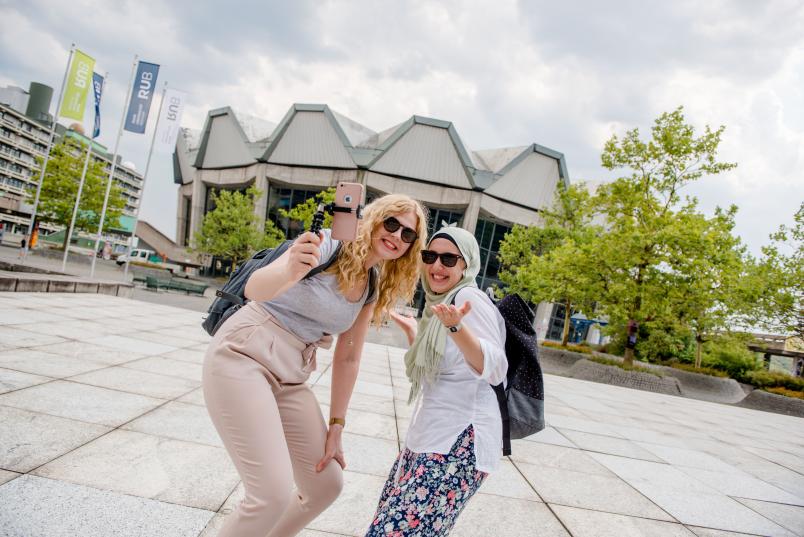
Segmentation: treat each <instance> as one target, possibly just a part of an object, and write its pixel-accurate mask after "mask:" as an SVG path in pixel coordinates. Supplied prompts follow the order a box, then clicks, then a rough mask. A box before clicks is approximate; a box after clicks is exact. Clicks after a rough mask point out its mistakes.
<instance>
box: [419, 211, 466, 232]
mask: <svg viewBox="0 0 804 537" xmlns="http://www.w3.org/2000/svg"><path fill="white" fill-rule="evenodd" d="M427 210H428V212H429V216H430V218H429V221H428V223H427V236H428V237H432V236H433V233H435V232H436V231H438V230H439V229H441V228H442V227H443V225H442V224H443V223H446V224H458V225H459V226H460V225H461V222H462V221H463V213H462V212H458V211H450V210H447V209H438V208H436V207H427Z"/></svg>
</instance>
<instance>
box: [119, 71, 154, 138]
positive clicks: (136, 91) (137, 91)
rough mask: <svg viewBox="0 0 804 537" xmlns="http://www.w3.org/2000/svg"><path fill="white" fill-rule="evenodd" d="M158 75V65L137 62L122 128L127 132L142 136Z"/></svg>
mask: <svg viewBox="0 0 804 537" xmlns="http://www.w3.org/2000/svg"><path fill="white" fill-rule="evenodd" d="M158 75H159V65H157V64H155V63H148V62H139V64H138V65H137V76H136V77H135V78H134V87H133V88H132V89H131V101H130V102H129V103H128V111H127V112H126V125H125V127H123V128H124V129H126V130H127V131H129V132H136V133H138V134H143V133H144V132H145V124H146V123H148V112H149V111H150V109H151V101H152V100H153V98H154V92H155V89H156V77H157V76H158Z"/></svg>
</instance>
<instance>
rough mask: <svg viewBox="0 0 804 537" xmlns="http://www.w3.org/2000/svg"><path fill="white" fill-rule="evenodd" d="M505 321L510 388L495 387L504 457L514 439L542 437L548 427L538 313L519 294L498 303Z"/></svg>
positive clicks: (509, 451)
mask: <svg viewBox="0 0 804 537" xmlns="http://www.w3.org/2000/svg"><path fill="white" fill-rule="evenodd" d="M497 309H498V310H500V314H501V315H502V318H503V320H504V321H505V356H506V358H507V359H508V374H507V375H506V380H507V385H506V387H505V389H503V385H502V384H498V385H497V386H492V388H494V393H495V394H497V402H498V403H499V404H500V416H501V417H502V422H503V455H510V454H511V439H515V440H516V439H519V438H525V437H526V436H530V435H532V434H535V433H538V432H539V431H541V430H542V429H544V427H545V423H544V378H543V376H542V367H541V366H540V365H539V351H538V349H539V346H538V344H537V342H536V331H535V330H534V329H533V320H534V317H535V315H534V313H533V310H531V309H530V307H528V305H527V303H526V302H525V301H524V300H523V299H522V297H521V296H519V295H517V294H511V295H507V296H506V297H505V298H503V299H502V300H500V301H499V302H498V303H497Z"/></svg>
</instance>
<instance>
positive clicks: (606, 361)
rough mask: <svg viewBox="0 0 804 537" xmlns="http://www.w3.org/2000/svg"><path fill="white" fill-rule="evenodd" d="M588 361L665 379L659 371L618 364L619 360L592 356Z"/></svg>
mask: <svg viewBox="0 0 804 537" xmlns="http://www.w3.org/2000/svg"><path fill="white" fill-rule="evenodd" d="M588 360H590V361H592V362H596V363H598V364H603V365H613V366H615V367H619V368H620V369H624V370H626V371H636V372H637V373H647V374H649V375H654V376H656V377H659V378H663V377H664V375H662V374H661V373H660V372H659V371H654V370H653V369H648V368H647V367H641V366H638V365H630V366H629V365H626V364H625V363H624V362H618V361H617V360H609V359H608V358H600V357H599V356H592V357H591V358H588Z"/></svg>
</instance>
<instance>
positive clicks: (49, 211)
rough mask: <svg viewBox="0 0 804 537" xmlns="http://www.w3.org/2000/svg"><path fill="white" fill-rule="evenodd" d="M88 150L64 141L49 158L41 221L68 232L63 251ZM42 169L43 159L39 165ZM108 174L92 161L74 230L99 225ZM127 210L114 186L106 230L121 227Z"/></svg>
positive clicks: (72, 142)
mask: <svg viewBox="0 0 804 537" xmlns="http://www.w3.org/2000/svg"><path fill="white" fill-rule="evenodd" d="M86 151H87V148H86V146H85V145H84V144H81V143H79V142H77V141H75V140H73V139H70V138H65V139H64V141H63V142H61V143H59V144H58V145H56V146H55V147H54V148H53V150H52V152H51V155H50V161H49V162H48V166H47V171H46V172H45V179H44V182H43V183H42V189H41V192H40V198H39V209H38V215H39V218H40V219H41V220H42V221H44V222H50V223H53V224H56V225H59V226H62V227H64V228H65V231H64V248H67V245H68V244H69V241H70V238H71V237H68V236H67V229H68V228H69V226H70V220H71V219H72V216H73V207H74V206H75V200H76V196H77V195H78V185H79V183H80V181H81V172H82V170H83V168H84V160H85V158H86ZM39 165H40V166H41V165H42V163H41V159H40V162H39ZM108 180H109V174H108V173H106V171H105V170H104V166H103V163H101V162H100V161H97V160H95V159H93V158H90V160H89V165H88V167H87V174H86V178H85V180H84V188H83V190H82V192H81V201H80V204H79V211H78V212H77V213H76V219H75V229H79V230H84V231H95V230H97V229H98V224H99V223H100V215H101V212H102V210H103V199H104V197H105V195H106V182H107V181H108ZM125 206H126V201H125V198H123V194H122V190H121V188H120V186H119V185H118V184H116V183H115V182H112V189H111V191H110V193H109V202H108V205H107V207H106V218H105V221H104V224H103V225H104V228H106V229H108V228H110V227H118V226H119V225H120V223H119V218H120V216H121V215H122V214H123V208H124V207H125Z"/></svg>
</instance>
